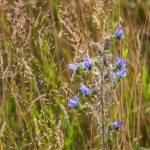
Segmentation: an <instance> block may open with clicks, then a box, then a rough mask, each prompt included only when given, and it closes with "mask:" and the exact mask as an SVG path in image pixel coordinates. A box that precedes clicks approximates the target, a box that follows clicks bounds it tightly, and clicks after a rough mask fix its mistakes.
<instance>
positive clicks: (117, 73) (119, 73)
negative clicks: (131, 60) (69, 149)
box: [115, 68, 127, 77]
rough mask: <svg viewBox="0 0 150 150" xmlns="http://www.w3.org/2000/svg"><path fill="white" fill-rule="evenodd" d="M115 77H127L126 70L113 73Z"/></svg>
mask: <svg viewBox="0 0 150 150" xmlns="http://www.w3.org/2000/svg"><path fill="white" fill-rule="evenodd" d="M115 74H116V76H118V77H124V76H126V75H127V69H125V68H123V69H122V70H117V71H115Z"/></svg>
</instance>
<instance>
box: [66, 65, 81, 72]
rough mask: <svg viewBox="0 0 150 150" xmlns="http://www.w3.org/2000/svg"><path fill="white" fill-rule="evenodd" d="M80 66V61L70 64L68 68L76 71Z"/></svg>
mask: <svg viewBox="0 0 150 150" xmlns="http://www.w3.org/2000/svg"><path fill="white" fill-rule="evenodd" d="M78 67H79V64H78V63H73V64H68V69H69V70H71V71H76V70H77V69H78Z"/></svg>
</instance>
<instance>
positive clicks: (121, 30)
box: [115, 27, 124, 39]
mask: <svg viewBox="0 0 150 150" xmlns="http://www.w3.org/2000/svg"><path fill="white" fill-rule="evenodd" d="M115 36H116V37H117V38H118V39H121V38H122V36H124V28H122V27H118V28H117V30H116V33H115Z"/></svg>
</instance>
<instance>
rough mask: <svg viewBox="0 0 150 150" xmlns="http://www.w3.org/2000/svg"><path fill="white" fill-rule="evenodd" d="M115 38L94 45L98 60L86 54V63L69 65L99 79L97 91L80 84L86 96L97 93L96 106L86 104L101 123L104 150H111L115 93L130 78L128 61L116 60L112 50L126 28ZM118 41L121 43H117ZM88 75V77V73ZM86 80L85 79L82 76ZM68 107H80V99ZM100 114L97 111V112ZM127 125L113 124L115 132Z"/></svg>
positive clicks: (107, 38)
mask: <svg viewBox="0 0 150 150" xmlns="http://www.w3.org/2000/svg"><path fill="white" fill-rule="evenodd" d="M113 35H114V36H115V37H116V38H114V36H112V34H111V35H107V36H105V37H104V40H103V43H102V44H99V43H94V42H92V43H91V47H92V49H93V50H94V51H95V52H96V53H95V54H96V55H95V57H94V58H92V59H91V58H89V57H88V55H87V54H85V55H84V60H83V61H81V62H79V63H73V64H69V66H68V67H69V70H73V71H76V73H77V74H78V72H80V71H83V72H84V71H85V72H87V70H89V71H90V72H91V73H92V75H93V77H94V78H95V83H92V84H94V85H95V87H94V88H93V89H94V91H96V92H93V91H92V90H91V89H90V88H88V87H87V86H86V85H84V84H83V83H81V84H80V87H79V90H80V91H81V92H82V93H83V94H84V95H85V96H88V95H92V94H93V93H94V95H96V96H95V98H94V99H92V100H93V101H94V104H91V103H88V101H87V103H86V104H83V105H82V106H83V107H82V108H83V109H84V106H85V105H86V106H85V107H86V108H87V107H88V109H89V112H91V114H92V115H93V116H94V117H95V118H96V120H97V123H98V132H99V133H100V135H101V137H102V139H101V141H102V149H103V150H105V149H107V143H106V142H107V139H108V136H109V130H110V128H109V112H110V109H111V105H112V103H113V102H112V91H113V89H114V88H115V87H117V84H119V82H121V81H122V79H123V77H124V76H126V75H127V69H126V68H125V67H126V65H127V64H126V61H125V60H124V59H121V58H120V57H118V56H117V57H114V58H115V63H114V61H112V60H114V58H113V53H112V51H111V48H110V42H111V41H113V40H116V39H119V40H120V39H121V38H122V37H123V36H124V29H123V28H122V27H118V29H117V30H116V33H115V34H113ZM117 41H118V40H117ZM86 75H87V74H86ZM81 78H82V76H81ZM88 86H89V87H90V85H88ZM68 105H69V106H70V107H76V106H78V105H79V98H78V97H77V96H75V97H74V99H71V100H69V103H68ZM95 111H96V112H95ZM99 113H100V114H101V116H97V115H95V114H99ZM123 124H124V123H123V122H117V121H112V123H111V126H112V127H113V128H112V129H117V131H118V129H120V128H121V127H122V126H123Z"/></svg>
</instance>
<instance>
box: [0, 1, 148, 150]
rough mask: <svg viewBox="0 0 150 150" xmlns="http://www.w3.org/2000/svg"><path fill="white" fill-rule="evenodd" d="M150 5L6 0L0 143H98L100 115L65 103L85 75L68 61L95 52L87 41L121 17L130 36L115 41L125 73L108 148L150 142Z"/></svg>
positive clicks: (79, 146)
mask: <svg viewBox="0 0 150 150" xmlns="http://www.w3.org/2000/svg"><path fill="white" fill-rule="evenodd" d="M149 7H150V3H149V1H148V0H147V1H142V0H139V1H132V2H131V1H129V0H126V1H125V0H121V1H118V0H116V1H110V0H106V1H105V2H104V1H101V0H83V1H78V0H35V1H23V0H18V1H14V0H7V1H6V0H4V1H1V4H0V94H1V95H0V149H2V150H3V149H8V150H9V149H10V150H11V149H15V150H24V149H25V150H26V149H27V150H30V149H31V150H32V149H40V150H45V149H46V150H48V149H49V150H55V149H59V150H61V149H66V150H86V149H87V150H88V149H89V150H97V149H100V147H101V136H100V135H99V134H98V132H97V128H98V126H97V122H96V119H95V118H94V117H93V116H92V115H91V114H89V112H88V111H86V110H85V111H83V110H82V109H71V108H69V107H68V105H67V103H68V99H69V98H70V96H71V94H72V93H76V92H77V91H78V86H79V80H80V79H79V78H75V75H74V74H71V73H70V72H69V71H68V68H67V67H68V63H71V62H72V61H74V60H80V59H81V58H82V55H83V54H84V53H88V54H89V56H90V57H92V56H94V55H95V52H93V50H92V49H91V47H90V43H91V42H92V41H94V42H99V43H101V42H102V37H103V35H105V34H107V33H110V32H114V31H115V29H116V28H117V27H118V25H120V24H122V25H123V26H124V27H125V37H124V39H123V40H122V41H121V42H120V43H119V44H118V43H116V42H114V43H112V45H111V46H112V48H113V53H114V55H117V54H119V55H120V56H122V57H124V58H126V59H127V68H128V73H127V77H126V78H125V80H124V81H123V82H122V83H121V84H120V85H119V86H118V87H117V89H116V90H115V91H114V92H113V97H112V99H113V104H112V109H111V110H110V120H111V119H112V120H113V119H116V120H119V121H123V122H124V126H123V128H122V129H121V130H120V131H119V132H115V133H113V134H112V135H110V137H109V142H110V143H111V144H110V149H112V150H116V149H117V150H146V149H149V148H150V134H149V133H150V81H149V74H150V70H149V66H148V65H149V63H150V62H149V59H148V58H149V56H150V51H149V47H150V44H149V40H150V33H149V31H150V29H149V24H150V10H149ZM91 78H92V77H91V75H89V76H86V77H85V79H86V80H87V81H88V79H91ZM92 81H94V79H93V78H92ZM91 84H92V83H91ZM87 101H88V102H89V101H90V100H89V99H88V100H87V99H85V98H84V97H82V102H85V103H86V102H87ZM96 115H101V114H96Z"/></svg>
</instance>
